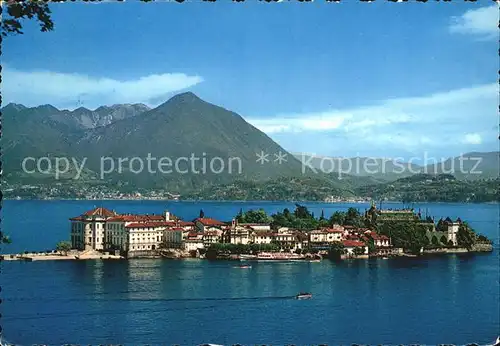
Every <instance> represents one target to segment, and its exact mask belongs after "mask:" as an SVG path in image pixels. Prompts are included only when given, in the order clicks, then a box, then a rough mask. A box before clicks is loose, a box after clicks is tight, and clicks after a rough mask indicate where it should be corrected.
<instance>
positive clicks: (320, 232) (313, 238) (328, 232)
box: [309, 226, 344, 245]
mask: <svg viewBox="0 0 500 346" xmlns="http://www.w3.org/2000/svg"><path fill="white" fill-rule="evenodd" d="M343 236H344V228H343V227H342V226H336V227H335V226H334V227H332V228H323V229H317V230H313V231H311V232H309V244H311V245H315V244H326V243H333V242H337V241H341V240H342V237H343Z"/></svg>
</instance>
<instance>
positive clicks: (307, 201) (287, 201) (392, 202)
mask: <svg viewBox="0 0 500 346" xmlns="http://www.w3.org/2000/svg"><path fill="white" fill-rule="evenodd" d="M2 199H3V200H4V201H125V202H130V201H161V202H181V203H295V202H301V203H316V204H346V203H350V204H363V203H365V204H366V203H370V201H335V202H326V201H318V200H267V199H263V200H230V199H225V200H207V199H203V200H197V199H168V198H148V197H141V198H99V199H88V198H59V197H54V198H12V197H3V198H2ZM402 203H403V202H401V201H384V204H402ZM412 203H414V204H422V203H436V204H491V205H498V204H500V202H498V201H488V202H467V201H453V202H452V201H416V202H412Z"/></svg>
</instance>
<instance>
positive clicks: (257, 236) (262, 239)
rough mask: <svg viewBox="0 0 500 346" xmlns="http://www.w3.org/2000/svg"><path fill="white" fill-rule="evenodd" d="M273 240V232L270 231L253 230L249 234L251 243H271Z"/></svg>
mask: <svg viewBox="0 0 500 346" xmlns="http://www.w3.org/2000/svg"><path fill="white" fill-rule="evenodd" d="M272 241H273V233H271V232H254V233H253V234H252V236H251V243H253V244H271V242H272Z"/></svg>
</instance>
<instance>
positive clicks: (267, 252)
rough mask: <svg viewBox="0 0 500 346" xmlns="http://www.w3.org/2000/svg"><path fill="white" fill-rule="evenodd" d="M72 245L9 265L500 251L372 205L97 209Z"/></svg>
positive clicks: (447, 224) (73, 232)
mask: <svg viewBox="0 0 500 346" xmlns="http://www.w3.org/2000/svg"><path fill="white" fill-rule="evenodd" d="M69 220H70V223H71V228H70V241H69V242H68V241H62V242H60V243H58V244H57V248H56V250H53V251H45V252H39V253H28V252H26V253H24V254H17V255H3V256H2V259H3V260H16V259H24V260H29V261H33V260H51V259H124V258H155V257H163V258H189V257H195V258H207V259H235V260H237V259H241V260H262V261H269V260H314V261H318V260H321V259H322V258H330V259H354V258H370V257H382V258H389V257H396V256H398V257H399V256H409V257H415V256H418V255H422V254H432V253H461V252H489V251H493V247H492V242H491V241H490V240H489V239H487V238H486V237H484V236H482V235H479V234H477V233H476V232H475V231H474V230H473V229H472V228H471V227H470V226H469V225H468V224H467V222H463V221H462V220H460V219H457V220H451V219H450V218H446V219H444V220H443V219H440V220H439V221H438V222H437V224H436V223H435V222H434V219H432V218H431V217H429V216H426V217H423V216H422V214H421V212H420V211H418V212H416V211H415V210H413V209H385V210H378V209H377V208H376V205H375V204H374V203H372V205H371V207H370V208H369V209H367V210H365V212H364V213H363V214H362V213H360V212H359V211H358V209H356V208H349V209H348V210H347V211H345V212H344V211H336V212H335V213H334V214H333V215H332V216H331V217H330V218H329V219H326V218H325V217H324V215H323V212H322V215H321V217H319V218H315V217H314V214H313V213H311V212H310V211H309V210H308V209H307V207H305V206H301V205H298V204H296V209H295V210H294V211H290V210H288V209H284V210H283V211H282V212H279V213H276V214H274V215H271V216H268V215H267V214H266V212H265V211H264V210H262V209H259V210H248V211H246V212H243V211H242V210H241V211H240V212H239V213H238V215H236V216H235V217H234V218H233V219H232V220H231V221H230V222H223V221H220V220H216V219H214V218H210V217H206V216H205V215H204V211H203V210H200V215H199V217H198V218H195V219H194V220H192V221H184V220H181V219H180V218H178V217H176V216H175V215H173V214H172V213H170V212H169V211H165V212H164V213H163V214H161V215H155V214H151V215H149V214H145V215H139V214H119V213H117V212H116V211H114V210H109V209H106V208H103V207H96V208H94V209H92V210H89V211H87V212H85V213H83V214H82V215H80V216H76V217H72V218H70V219H69Z"/></svg>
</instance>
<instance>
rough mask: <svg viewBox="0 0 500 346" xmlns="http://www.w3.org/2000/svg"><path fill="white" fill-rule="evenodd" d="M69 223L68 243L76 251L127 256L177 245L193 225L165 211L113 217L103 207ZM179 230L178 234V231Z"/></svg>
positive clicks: (115, 215) (115, 214) (112, 212)
mask: <svg viewBox="0 0 500 346" xmlns="http://www.w3.org/2000/svg"><path fill="white" fill-rule="evenodd" d="M70 221H71V244H72V247H73V248H75V249H79V250H90V249H92V250H99V251H102V250H120V251H122V252H126V253H127V254H128V255H129V256H133V255H135V254H140V253H145V252H151V251H154V250H156V249H158V247H159V246H160V244H162V243H166V241H167V239H166V231H167V230H174V232H173V234H170V233H168V235H169V236H170V238H169V241H170V242H175V243H177V242H178V238H179V234H180V236H181V238H183V237H184V234H187V232H189V231H191V230H193V229H194V223H193V222H185V221H182V220H178V219H177V218H175V217H174V216H173V215H171V214H170V213H169V212H168V211H165V213H164V214H163V215H134V214H117V213H116V212H114V211H110V210H108V209H105V208H95V209H93V210H90V211H88V212H86V213H84V214H82V215H80V216H78V217H74V218H71V219H70ZM180 229H182V231H180Z"/></svg>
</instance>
